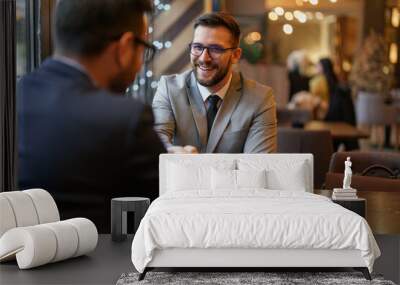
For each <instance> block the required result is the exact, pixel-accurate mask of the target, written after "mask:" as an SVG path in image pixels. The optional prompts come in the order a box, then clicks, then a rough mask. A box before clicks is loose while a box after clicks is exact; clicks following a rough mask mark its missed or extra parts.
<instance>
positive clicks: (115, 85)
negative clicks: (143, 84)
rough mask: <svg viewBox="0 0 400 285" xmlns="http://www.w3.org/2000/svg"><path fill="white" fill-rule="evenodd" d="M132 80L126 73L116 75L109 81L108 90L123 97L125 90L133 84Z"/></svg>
mask: <svg viewBox="0 0 400 285" xmlns="http://www.w3.org/2000/svg"><path fill="white" fill-rule="evenodd" d="M133 81H134V78H133V79H132V75H131V74H129V73H128V72H120V73H118V74H117V75H116V76H115V77H114V78H113V79H112V80H111V81H110V85H109V88H108V89H109V90H110V91H112V92H114V93H119V94H122V95H124V94H125V93H126V89H127V88H128V87H129V86H130V85H131V84H132V83H133Z"/></svg>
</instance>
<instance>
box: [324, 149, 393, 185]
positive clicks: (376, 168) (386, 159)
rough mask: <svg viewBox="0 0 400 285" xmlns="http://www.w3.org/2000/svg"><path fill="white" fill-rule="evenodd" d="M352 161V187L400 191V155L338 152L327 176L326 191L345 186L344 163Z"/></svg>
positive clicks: (333, 156)
mask: <svg viewBox="0 0 400 285" xmlns="http://www.w3.org/2000/svg"><path fill="white" fill-rule="evenodd" d="M347 157H350V158H351V161H352V172H353V175H352V182H351V187H353V188H355V189H357V190H359V191H399V192H400V153H386V152H336V153H334V154H333V155H332V158H331V161H330V164H329V171H328V173H327V174H326V179H325V183H326V185H325V186H326V187H325V188H326V189H333V188H341V187H342V186H343V175H344V174H343V173H344V162H345V160H346V159H347Z"/></svg>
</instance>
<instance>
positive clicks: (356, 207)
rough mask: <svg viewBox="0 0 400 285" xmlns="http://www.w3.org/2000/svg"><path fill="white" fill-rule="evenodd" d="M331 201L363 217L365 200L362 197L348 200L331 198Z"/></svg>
mask: <svg viewBox="0 0 400 285" xmlns="http://www.w3.org/2000/svg"><path fill="white" fill-rule="evenodd" d="M332 202H334V203H336V204H339V205H340V206H342V207H344V208H346V209H348V210H350V211H353V212H354V213H356V214H359V215H360V216H361V217H363V218H365V213H366V209H365V208H366V200H365V199H364V198H357V199H351V200H350V199H348V200H333V199H332Z"/></svg>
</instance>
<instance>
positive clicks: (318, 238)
mask: <svg viewBox="0 0 400 285" xmlns="http://www.w3.org/2000/svg"><path fill="white" fill-rule="evenodd" d="M213 195H214V196H211V195H210V196H207V195H206V194H204V193H203V194H202V195H199V193H198V192H197V191H184V192H179V193H177V192H172V193H167V194H165V195H163V196H161V197H160V198H158V199H157V200H155V201H154V202H153V203H152V204H151V206H150V208H149V210H148V212H147V213H146V216H145V217H144V218H143V220H142V222H141V224H140V226H139V229H138V231H137V232H136V235H135V237H134V240H133V243H132V262H133V264H134V266H135V268H136V269H137V270H138V271H139V272H143V270H144V268H145V267H146V265H147V264H148V263H149V262H150V261H151V260H152V258H153V255H154V251H155V250H156V249H167V248H202V249H204V248H270V249H283V248H287V249H334V250H340V249H346V250H349V249H350V250H354V249H355V250H360V252H361V256H362V258H363V259H364V261H365V264H366V266H367V267H368V268H369V270H370V271H372V266H373V263H374V260H375V259H376V258H377V257H378V256H379V255H380V251H379V248H378V246H377V244H376V241H375V239H374V237H373V235H372V232H371V230H370V228H369V226H368V224H367V222H366V221H365V219H363V218H362V217H360V216H359V215H357V214H355V213H353V212H351V211H349V210H346V209H344V208H342V207H341V206H339V205H337V204H335V203H333V202H332V201H330V200H329V199H328V198H326V197H323V196H319V195H315V194H311V193H306V192H298V191H271V190H265V189H264V190H259V189H248V190H247V191H246V190H242V191H234V192H231V193H228V192H222V193H221V196H219V197H215V193H214V194H213Z"/></svg>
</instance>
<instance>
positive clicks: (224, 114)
mask: <svg viewBox="0 0 400 285" xmlns="http://www.w3.org/2000/svg"><path fill="white" fill-rule="evenodd" d="M240 77H241V75H240V74H238V73H236V72H234V73H233V74H232V81H231V86H230V87H229V89H228V92H227V93H226V95H225V97H224V100H223V102H222V104H221V106H220V108H219V110H218V113H217V116H216V117H215V121H214V124H213V127H212V129H211V133H210V137H209V139H208V144H207V152H208V153H211V152H213V151H214V150H215V148H216V146H217V144H218V142H219V141H220V139H221V137H222V134H223V133H224V131H225V129H226V127H227V125H228V123H229V121H230V119H231V116H232V113H233V111H234V110H235V109H236V105H237V104H238V102H239V99H240V97H241V96H242V83H241V78H240ZM206 125H207V122H206ZM206 129H207V128H206Z"/></svg>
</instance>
